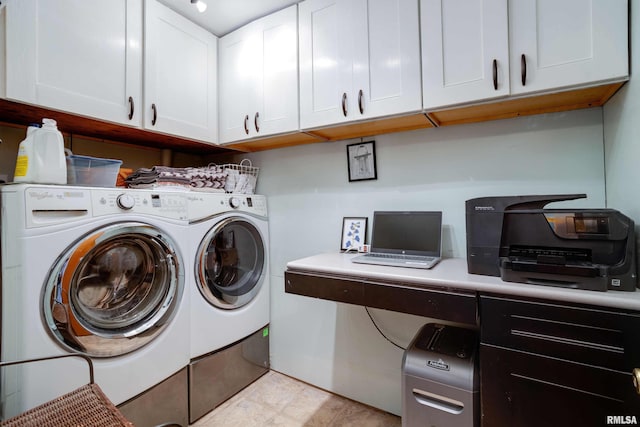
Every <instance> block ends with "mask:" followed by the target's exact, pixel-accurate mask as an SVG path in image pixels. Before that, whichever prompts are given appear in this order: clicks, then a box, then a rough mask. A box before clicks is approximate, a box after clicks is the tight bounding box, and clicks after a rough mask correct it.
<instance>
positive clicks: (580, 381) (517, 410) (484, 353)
mask: <svg viewBox="0 0 640 427" xmlns="http://www.w3.org/2000/svg"><path fill="white" fill-rule="evenodd" d="M480 375H481V378H482V379H481V385H480V399H481V407H482V425H483V426H484V427H494V426H495V427H503V426H519V427H539V426H594V427H595V426H604V425H607V424H610V423H608V422H607V419H608V418H607V417H613V416H616V417H621V418H622V419H623V420H624V419H627V418H626V417H629V420H631V417H635V418H636V420H637V419H638V417H640V397H639V396H638V395H637V394H636V393H635V391H634V387H633V385H632V381H631V375H629V374H627V373H622V372H617V371H614V370H609V369H602V368H598V367H593V366H589V365H586V364H582V363H571V362H567V361H563V360H561V359H555V358H547V357H542V356H537V355H534V354H531V353H527V352H521V351H514V350H508V349H503V348H500V347H494V346H490V345H484V344H481V345H480ZM623 424H631V423H623ZM633 424H635V423H633Z"/></svg>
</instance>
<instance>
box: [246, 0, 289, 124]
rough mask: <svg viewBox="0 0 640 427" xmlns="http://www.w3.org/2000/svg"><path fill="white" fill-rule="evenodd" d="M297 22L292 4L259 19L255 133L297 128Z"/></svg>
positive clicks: (254, 117)
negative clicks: (258, 65) (260, 56)
mask: <svg viewBox="0 0 640 427" xmlns="http://www.w3.org/2000/svg"><path fill="white" fill-rule="evenodd" d="M297 22H298V8H297V6H295V5H294V6H291V7H289V8H287V9H284V10H282V11H280V12H277V13H274V14H273V15H269V16H268V17H266V18H264V19H262V20H261V22H260V24H261V34H262V37H261V39H262V45H261V47H262V49H261V50H262V67H261V68H262V71H263V74H262V79H260V83H261V85H260V87H259V88H258V91H259V94H260V96H259V97H258V105H257V107H256V111H255V112H254V116H253V119H254V123H253V130H254V131H256V133H257V135H258V136H265V135H272V134H276V133H282V132H288V131H294V130H297V129H298V26H297ZM256 113H257V114H258V115H259V117H257V118H256V116H255V115H256Z"/></svg>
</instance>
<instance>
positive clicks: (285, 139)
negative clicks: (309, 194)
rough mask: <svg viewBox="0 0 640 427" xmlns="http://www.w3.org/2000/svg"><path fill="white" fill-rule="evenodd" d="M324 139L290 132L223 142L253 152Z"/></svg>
mask: <svg viewBox="0 0 640 427" xmlns="http://www.w3.org/2000/svg"><path fill="white" fill-rule="evenodd" d="M325 141H326V139H324V138H321V137H319V136H316V135H313V134H310V133H307V132H300V131H295V132H290V133H285V134H280V135H273V136H268V137H264V138H260V139H252V140H250V141H238V142H234V143H231V144H225V145H223V147H228V148H231V149H233V150H237V151H243V152H249V153H250V152H255V151H264V150H274V149H276V148H284V147H292V146H296V145H303V144H313V143H316V142H325Z"/></svg>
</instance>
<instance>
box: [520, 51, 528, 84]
mask: <svg viewBox="0 0 640 427" xmlns="http://www.w3.org/2000/svg"><path fill="white" fill-rule="evenodd" d="M520 77H521V78H522V86H524V85H525V83H526V82H527V58H525V56H524V53H523V54H522V56H521V57H520Z"/></svg>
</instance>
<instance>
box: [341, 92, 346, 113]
mask: <svg viewBox="0 0 640 427" xmlns="http://www.w3.org/2000/svg"><path fill="white" fill-rule="evenodd" d="M342 114H344V116H345V117H347V93H346V92H345V93H343V94H342Z"/></svg>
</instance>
